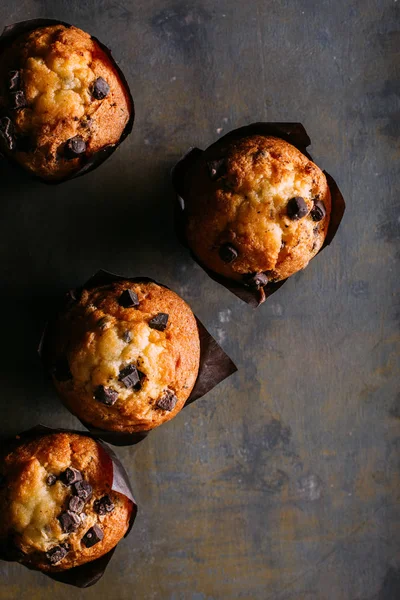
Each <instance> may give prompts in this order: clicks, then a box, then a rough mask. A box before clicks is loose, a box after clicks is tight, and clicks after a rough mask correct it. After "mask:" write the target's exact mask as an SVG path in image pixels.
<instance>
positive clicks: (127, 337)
mask: <svg viewBox="0 0 400 600" xmlns="http://www.w3.org/2000/svg"><path fill="white" fill-rule="evenodd" d="M122 339H123V340H124V342H126V343H127V344H129V342H131V341H132V334H131V332H130V331H124V333H123V334H122Z"/></svg>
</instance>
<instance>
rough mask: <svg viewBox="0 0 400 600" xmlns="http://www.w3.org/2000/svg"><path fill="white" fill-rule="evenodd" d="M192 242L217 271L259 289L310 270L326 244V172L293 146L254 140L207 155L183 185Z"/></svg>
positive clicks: (226, 145)
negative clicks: (313, 259) (272, 282)
mask: <svg viewBox="0 0 400 600" xmlns="http://www.w3.org/2000/svg"><path fill="white" fill-rule="evenodd" d="M184 197H185V211H186V214H187V221H186V223H187V228H186V237H187V241H188V244H189V246H190V248H191V249H192V250H193V252H194V253H195V255H196V256H197V257H198V259H199V261H200V262H201V263H202V264H203V265H204V266H206V267H208V268H209V269H211V270H212V271H214V272H215V273H219V274H220V275H223V276H225V277H227V278H229V279H233V280H238V281H241V282H243V283H244V284H245V285H248V286H250V287H255V288H259V287H262V286H264V285H265V284H266V283H267V282H268V281H280V280H282V279H286V278H287V277H289V276H290V275H293V273H296V272H297V271H299V270H300V269H304V267H306V266H307V264H308V262H309V261H310V259H311V258H313V257H314V256H315V255H316V254H317V252H318V251H319V250H320V248H321V246H322V245H323V243H324V240H325V237H326V233H327V229H328V225H329V218H330V211H331V197H330V191H329V187H328V184H327V181H326V177H325V175H324V173H323V172H322V171H321V170H320V169H319V168H318V167H317V166H316V165H315V164H314V163H313V162H312V161H311V160H309V159H308V158H307V157H306V156H305V155H304V154H302V153H301V152H300V151H299V150H297V148H295V147H294V146H292V145H291V144H289V143H288V142H286V141H284V140H282V139H280V138H276V137H269V136H261V135H252V136H249V137H243V138H241V139H237V140H235V141H227V140H223V139H222V140H221V141H220V142H217V143H216V144H214V145H213V146H211V147H210V148H208V150H206V151H205V152H203V153H202V154H201V156H200V158H199V159H198V160H197V161H196V163H195V164H194V165H193V167H192V168H191V169H189V170H188V172H187V174H186V177H185V182H184Z"/></svg>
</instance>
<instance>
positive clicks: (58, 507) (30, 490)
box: [0, 433, 133, 571]
mask: <svg viewBox="0 0 400 600" xmlns="http://www.w3.org/2000/svg"><path fill="white" fill-rule="evenodd" d="M71 467H72V468H73V469H77V470H78V471H79V472H80V473H81V475H82V477H83V480H85V481H86V482H88V483H89V484H90V486H91V487H92V496H91V497H90V498H89V499H88V500H87V501H85V502H84V507H83V510H82V512H80V513H76V514H77V519H78V521H80V522H79V526H78V528H77V530H76V531H74V532H72V533H65V532H64V531H63V529H62V526H61V522H60V520H59V517H60V515H61V514H62V513H63V512H65V511H66V510H67V509H68V504H69V501H70V499H71V497H72V496H73V495H74V494H75V491H74V487H73V486H72V485H68V484H66V483H65V482H64V481H65V480H64V476H65V475H64V473H65V471H66V469H68V468H71ZM0 473H1V474H2V475H3V477H4V478H5V481H4V485H3V486H2V487H1V488H0V508H1V510H0V540H3V541H4V540H5V539H7V540H8V542H9V541H10V539H12V542H13V545H15V546H16V547H17V548H18V549H19V550H20V551H21V552H22V555H21V562H23V563H26V564H29V565H31V566H33V567H35V568H37V569H40V570H42V571H61V570H65V569H70V568H71V567H76V566H78V565H81V564H84V563H86V562H89V561H92V560H95V559H96V558H99V557H100V556H103V555H104V554H106V553H107V552H109V550H111V549H112V548H114V546H115V545H116V544H117V543H118V542H119V541H120V539H121V538H122V537H123V536H124V535H125V533H126V531H127V529H128V527H129V521H130V516H131V513H132V508H133V504H132V502H131V500H129V499H128V498H127V497H126V496H124V495H123V494H120V493H118V492H115V491H112V490H111V485H112V480H113V465H112V461H111V459H110V457H109V456H108V454H107V453H106V452H105V450H104V449H103V448H102V447H101V446H100V445H99V444H98V443H97V442H95V441H94V440H93V439H91V438H89V437H86V436H83V435H78V434H73V433H56V434H50V435H45V436H43V437H40V438H38V439H34V440H33V441H30V442H27V443H23V444H22V445H21V446H19V447H18V448H17V449H16V450H14V451H12V452H11V453H9V454H8V455H7V456H5V458H4V459H2V460H1V461H0ZM49 477H51V478H53V479H55V482H51V483H50V484H49V479H48V478H49ZM50 481H51V480H50ZM107 496H108V497H109V499H110V501H111V502H112V504H113V506H114V508H113V509H112V510H111V511H110V512H107V511H104V510H101V509H99V503H98V501H99V500H100V499H101V498H104V497H107ZM99 512H100V513H103V514H99ZM82 515H83V517H82ZM94 526H97V527H100V529H101V531H102V532H103V534H104V537H103V539H102V540H101V541H99V542H98V543H96V544H94V545H93V546H92V547H90V548H88V547H86V545H85V541H84V539H85V536H86V534H87V533H88V531H90V530H91V528H92V527H94ZM64 544H65V545H66V546H67V547H68V552H67V553H66V554H65V556H64V557H63V558H62V559H61V560H60V561H59V562H57V563H56V564H52V563H51V560H50V558H49V555H48V554H47V553H48V552H50V554H51V551H52V549H54V548H57V547H60V545H64Z"/></svg>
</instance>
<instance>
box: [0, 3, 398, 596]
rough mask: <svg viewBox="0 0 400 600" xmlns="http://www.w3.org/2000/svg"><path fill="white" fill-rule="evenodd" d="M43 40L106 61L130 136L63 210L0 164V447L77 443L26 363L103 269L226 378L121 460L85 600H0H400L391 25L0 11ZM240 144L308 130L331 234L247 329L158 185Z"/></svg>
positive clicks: (18, 577)
mask: <svg viewBox="0 0 400 600" xmlns="http://www.w3.org/2000/svg"><path fill="white" fill-rule="evenodd" d="M39 16H43V17H50V18H60V19H64V20H66V21H69V22H71V23H74V24H76V25H77V26H80V27H82V28H83V29H86V30H88V31H89V32H91V33H93V34H94V35H96V36H98V37H99V38H100V39H101V40H102V41H103V42H104V43H106V44H108V45H110V46H111V47H112V48H113V51H114V55H115V57H116V58H117V59H118V61H119V63H120V65H121V67H122V69H123V70H124V72H125V74H126V76H127V78H128V80H129V82H130V84H131V88H132V93H133V95H134V98H135V101H136V109H137V120H136V125H135V128H134V133H133V134H132V136H131V137H130V138H129V139H128V140H127V141H126V142H125V143H124V144H123V145H122V146H121V147H120V148H119V150H118V151H117V152H116V154H115V155H114V156H112V158H111V159H110V160H109V161H108V162H107V163H106V164H104V165H103V166H102V167H100V168H99V169H98V170H96V171H95V172H93V173H90V174H89V175H87V176H85V177H84V178H81V179H78V180H75V181H71V182H69V183H65V184H63V185H62V186H60V187H48V186H45V185H43V184H41V183H39V182H35V181H31V180H30V179H29V178H28V177H25V176H24V175H21V173H20V172H19V171H17V170H15V169H13V168H10V167H9V166H8V165H5V164H2V163H1V164H0V179H1V197H2V198H1V206H2V209H1V218H0V244H1V257H2V259H1V267H0V269H1V271H0V280H1V287H2V292H1V295H0V302H1V313H0V314H1V339H2V350H3V357H2V360H1V364H0V368H1V378H2V385H1V398H0V421H1V430H2V432H3V433H15V432H17V431H19V430H21V429H24V428H27V427H30V426H31V425H34V424H36V423H37V422H39V421H40V422H42V423H45V424H47V425H54V426H71V427H79V423H78V422H77V421H76V420H75V419H74V418H73V417H72V416H70V415H69V413H68V412H67V411H66V410H65V409H64V408H62V406H61V405H60V404H59V402H58V400H57V398H56V397H55V394H54V392H53V390H52V388H51V386H50V384H49V382H48V381H47V380H46V378H45V377H44V376H43V374H42V371H41V367H40V364H39V360H38V357H37V355H36V352H35V346H36V342H37V339H38V336H39V332H40V330H41V326H42V323H43V320H44V319H45V316H46V312H47V310H48V309H49V308H51V305H52V300H53V298H55V297H56V296H57V295H58V294H59V293H60V292H61V291H63V290H65V289H66V288H69V287H73V286H75V285H77V284H79V283H81V282H82V281H84V280H85V279H86V278H87V277H88V276H89V275H91V274H92V273H93V272H94V271H96V270H97V269H98V268H99V267H103V268H106V269H109V270H112V271H117V272H119V273H125V274H127V275H147V276H150V277H154V278H156V279H159V280H160V281H163V282H164V283H165V284H167V285H169V286H171V287H172V288H173V289H175V290H176V291H177V292H179V293H180V294H182V295H183V297H184V298H185V299H186V300H187V301H189V303H190V304H191V305H192V307H193V309H194V310H195V311H196V313H197V314H198V315H199V317H200V318H201V319H202V320H203V321H204V323H205V325H206V326H207V327H208V328H209V329H210V331H211V332H212V333H213V334H214V335H215V337H216V338H218V339H219V341H220V342H221V343H222V345H223V346H224V348H225V349H226V350H227V351H228V352H229V353H230V354H231V356H232V357H233V358H234V360H235V361H236V363H237V365H238V367H239V372H238V373H237V374H236V375H234V376H233V377H231V378H230V379H229V380H228V381H226V382H224V383H223V384H221V385H220V386H219V387H218V388H216V389H215V390H213V391H212V392H211V393H210V394H209V395H208V396H207V397H206V398H204V399H202V400H200V401H199V402H196V403H195V404H193V405H191V406H190V407H188V408H187V409H185V410H184V411H183V412H182V413H181V414H180V415H179V416H178V417H177V418H176V419H175V420H174V421H172V422H171V423H168V424H167V425H165V426H163V427H162V428H161V429H159V430H158V431H156V432H153V434H152V435H150V436H149V437H148V438H147V439H146V440H145V441H144V442H142V443H141V444H140V445H139V446H137V447H136V448H122V449H120V450H119V451H118V452H119V455H120V457H121V458H122V459H123V461H124V462H125V464H126V466H127V468H128V471H129V473H130V475H131V477H132V481H133V485H134V490H135V493H136V497H137V500H138V503H139V516H138V518H137V521H136V525H135V527H134V529H133V531H132V533H131V535H130V536H129V538H127V539H126V540H124V541H123V542H122V543H121V544H120V545H119V547H118V549H117V551H116V553H115V556H114V559H113V560H112V562H111V564H110V567H109V569H108V570H107V572H106V574H105V576H104V578H103V579H102V580H101V581H100V582H99V583H98V584H97V585H96V586H95V587H94V588H91V589H89V590H86V591H84V590H74V589H73V588H70V587H67V586H65V585H62V584H57V583H55V582H53V581H51V580H50V579H48V578H46V577H44V576H43V575H41V574H39V573H33V572H29V571H28V570H27V569H24V568H23V567H21V566H19V565H16V564H5V563H0V598H1V599H2V600H3V599H4V600H14V599H18V600H28V599H29V600H38V599H42V598H54V599H57V600H58V599H60V600H67V599H68V600H69V599H70V598H71V597H76V598H82V599H83V598H85V600H86V599H88V600H89V599H95V598H96V599H97V598H107V599H108V598H110V599H116V600H131V599H132V598H137V599H140V600H142V599H144V600H150V599H156V600H158V599H160V600H217V599H218V600H219V599H224V600H225V599H228V600H229V599H236V598H245V599H248V600H311V599H312V600H314V599H315V600H398V599H399V598H400V506H399V496H400V472H399V448H400V436H399V433H400V427H399V425H400V420H399V418H400V396H399V395H396V394H397V390H398V388H397V387H396V383H397V380H396V368H398V363H399V353H398V343H399V329H398V328H399V319H400V310H399V307H398V271H396V266H397V260H398V258H399V251H400V244H399V214H400V210H399V200H398V198H399V189H398V187H399V175H398V172H399V155H400V152H399V151H400V142H399V133H400V124H399V123H400V120H399V116H400V85H399V74H400V63H399V52H400V20H399V17H400V1H399V2H396V0H380V1H379V2H378V0H336V1H334V2H333V1H331V0H318V1H317V0H297V1H293V0H275V1H273V0H246V1H242V0H215V1H212V0H196V1H195V0H193V1H184V0H176V1H163V0H137V1H136V2H135V1H133V0H131V1H128V0H126V1H125V0H115V1H113V0H109V1H108V0H97V1H96V0H20V1H18V2H15V1H14V0H2V2H1V4H0V24H4V25H5V24H7V23H10V22H13V21H17V20H21V19H26V18H33V17H39ZM257 120H268V121H273V120H278V121H285V120H287V121H302V122H303V123H304V125H305V126H306V128H307V130H308V132H309V134H310V135H311V138H312V142H313V143H312V147H311V152H312V154H313V156H314V157H315V160H316V161H317V162H318V163H319V164H320V165H321V166H322V167H323V168H325V169H327V170H328V171H329V172H330V173H332V175H333V176H334V177H335V178H336V179H337V181H338V183H339V185H340V187H341V189H342V191H343V194H344V195H345V197H346V200H347V212H346V215H345V219H344V221H343V224H342V227H341V229H340V231H339V233H338V235H337V237H336V238H335V241H334V243H333V244H332V245H331V246H330V247H329V248H328V249H327V250H325V251H324V252H323V253H322V254H321V255H319V256H318V257H317V258H316V259H315V260H314V261H313V262H312V264H311V265H310V266H309V268H308V269H307V270H306V271H305V272H303V273H301V274H298V275H297V276H295V277H293V278H292V280H291V281H289V282H288V283H287V284H286V285H285V286H284V287H283V288H282V289H281V290H280V291H279V292H278V293H276V294H275V295H274V296H273V297H272V298H271V299H270V300H269V301H268V302H267V303H266V304H265V305H264V306H262V307H261V308H259V309H258V310H256V311H255V310H253V309H251V308H250V307H248V306H246V305H245V304H243V303H242V302H241V301H240V300H238V299H237V298H235V297H234V296H233V295H231V294H230V293H229V292H228V291H226V290H225V289H223V288H221V287H219V286H218V285H217V284H216V283H214V282H213V281H211V279H209V278H208V277H207V276H206V275H205V273H204V272H203V271H202V270H201V269H200V268H199V267H198V266H197V265H196V264H194V262H193V261H192V260H191V259H190V257H189V256H188V254H187V252H186V251H185V250H184V249H183V248H181V247H180V246H179V244H178V243H177V241H176V240H175V238H174V234H173V231H172V218H171V204H172V200H173V193H172V191H171V186H170V182H169V171H170V168H171V166H172V165H173V163H174V162H175V161H176V160H177V159H178V158H179V156H180V155H181V154H182V153H183V152H184V151H185V150H186V149H187V148H188V147H189V146H191V145H199V146H200V147H205V146H207V145H208V144H209V143H211V142H212V141H213V140H215V139H216V138H217V137H218V136H219V135H221V134H223V133H225V132H227V131H228V130H229V129H232V128H234V127H238V126H240V125H244V124H247V123H249V122H252V121H257ZM397 374H398V371H397Z"/></svg>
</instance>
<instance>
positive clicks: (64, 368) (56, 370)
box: [53, 358, 72, 381]
mask: <svg viewBox="0 0 400 600" xmlns="http://www.w3.org/2000/svg"><path fill="white" fill-rule="evenodd" d="M53 375H54V377H55V378H56V379H57V380H58V381H68V380H69V379H72V373H71V371H70V368H69V364H68V360H67V359H66V358H59V359H58V360H57V362H56V363H55V365H54V366H53Z"/></svg>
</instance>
